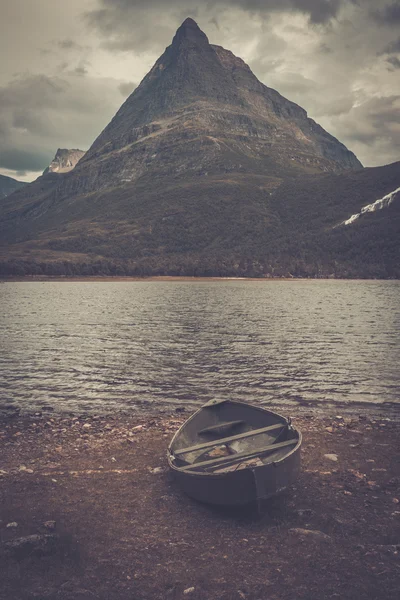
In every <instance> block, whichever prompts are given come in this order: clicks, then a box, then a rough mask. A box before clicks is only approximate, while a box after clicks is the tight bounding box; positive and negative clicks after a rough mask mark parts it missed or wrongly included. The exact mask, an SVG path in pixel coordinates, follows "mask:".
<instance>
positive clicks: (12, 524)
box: [6, 521, 18, 529]
mask: <svg viewBox="0 0 400 600" xmlns="http://www.w3.org/2000/svg"><path fill="white" fill-rule="evenodd" d="M6 527H8V528H9V529H11V528H12V527H18V523H16V522H15V521H13V522H12V523H7V525H6Z"/></svg>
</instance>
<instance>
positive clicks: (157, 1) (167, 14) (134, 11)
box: [85, 0, 356, 51]
mask: <svg viewBox="0 0 400 600" xmlns="http://www.w3.org/2000/svg"><path fill="white" fill-rule="evenodd" d="M355 1H356V0H207V2H206V3H205V6H203V7H201V8H199V7H200V5H199V2H198V0H175V1H174V2H171V3H169V4H168V5H166V3H165V0H98V6H99V8H96V9H94V10H92V11H88V12H87V13H86V14H85V20H86V22H87V24H88V25H89V26H90V27H91V28H92V29H94V30H96V31H97V32H98V33H99V34H100V35H101V36H102V37H103V39H104V45H105V46H106V47H107V48H108V49H110V50H127V49H130V48H133V49H135V50H137V51H147V50H149V49H152V50H159V49H160V48H161V47H165V45H167V44H168V43H170V40H171V25H172V22H173V25H172V27H173V26H175V27H178V26H179V25H180V23H181V22H182V21H183V20H184V19H185V18H186V17H187V16H190V17H193V18H196V17H198V16H199V17H200V16H201V17H204V15H207V22H208V23H210V24H211V25H213V27H214V28H215V30H219V29H220V26H221V20H220V19H219V18H218V16H219V14H220V13H221V12H223V11H224V10H227V9H233V8H237V9H242V10H244V11H246V12H247V13H249V14H257V15H258V16H261V17H263V18H266V17H268V15H269V14H271V13H276V12H299V13H302V14H305V15H307V16H308V18H309V22H310V24H314V25H320V24H326V23H328V22H329V21H331V19H333V18H335V17H337V15H338V13H339V10H340V8H341V7H342V6H344V5H346V4H354V2H355ZM160 15H162V16H163V18H162V19H161V18H160Z"/></svg>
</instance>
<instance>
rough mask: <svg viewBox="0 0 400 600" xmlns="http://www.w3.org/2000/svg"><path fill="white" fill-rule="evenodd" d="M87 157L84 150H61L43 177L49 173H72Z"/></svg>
mask: <svg viewBox="0 0 400 600" xmlns="http://www.w3.org/2000/svg"><path fill="white" fill-rule="evenodd" d="M84 155H85V151H84V150H78V149H77V148H73V149H71V150H68V149H67V148H59V149H58V150H57V152H56V155H55V157H54V158H53V160H52V161H51V163H50V165H49V166H48V167H47V168H46V169H45V170H44V171H43V175H46V174H47V173H68V172H69V171H72V169H73V168H74V167H75V165H76V164H77V163H78V161H80V159H81V158H82V156H84Z"/></svg>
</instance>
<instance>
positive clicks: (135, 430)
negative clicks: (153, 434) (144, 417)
mask: <svg viewBox="0 0 400 600" xmlns="http://www.w3.org/2000/svg"><path fill="white" fill-rule="evenodd" d="M143 429H144V426H143V425H136V427H132V431H134V432H135V433H138V432H139V431H142V430H143Z"/></svg>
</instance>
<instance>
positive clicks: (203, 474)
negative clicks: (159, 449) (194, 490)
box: [167, 400, 303, 479]
mask: <svg viewBox="0 0 400 600" xmlns="http://www.w3.org/2000/svg"><path fill="white" fill-rule="evenodd" d="M225 402H227V403H230V404H236V405H238V406H247V407H249V408H251V409H252V410H258V411H260V412H269V413H270V414H272V415H274V416H276V417H279V418H280V419H285V417H284V416H283V415H281V414H279V413H277V412H275V411H273V410H269V409H268V408H262V407H261V406H254V405H252V404H247V403H246V402H238V401H236V400H225ZM204 408H206V405H203V406H201V407H200V408H199V409H198V410H196V411H195V412H194V413H193V414H192V415H191V416H190V417H189V419H187V420H186V421H185V422H184V423H182V425H181V426H180V427H179V429H178V430H177V431H176V432H175V434H174V436H173V438H172V440H171V441H170V443H169V444H168V448H167V461H168V465H169V467H170V468H171V469H173V470H174V471H177V472H178V473H182V474H184V475H185V476H186V475H187V476H188V477H198V476H201V477H212V478H213V479H226V478H227V477H229V476H231V475H232V474H233V473H237V471H233V472H232V471H231V472H227V473H212V472H211V473H209V472H204V471H203V472H202V471H194V472H191V471H189V470H188V471H184V470H183V469H182V467H177V466H176V465H174V464H173V462H172V460H171V457H172V456H174V453H173V452H172V450H171V446H172V444H173V443H174V441H175V440H176V438H177V437H178V435H179V434H180V432H181V431H182V430H183V428H184V427H186V425H187V424H188V423H189V422H190V421H191V420H192V419H194V417H195V416H196V415H197V414H198V413H199V412H201V411H202V410H203V409H204ZM285 420H286V422H287V419H285ZM292 430H293V431H295V432H296V433H297V435H298V436H299V437H298V440H297V444H296V445H295V447H294V448H292V450H291V451H290V452H288V453H287V454H285V455H284V456H282V457H281V458H279V459H277V460H275V461H273V462H271V463H267V464H266V465H258V466H255V467H246V468H245V469H248V470H251V471H255V470H258V469H263V468H266V467H268V466H269V465H274V466H277V465H278V464H280V463H282V462H283V461H285V460H287V459H288V458H290V457H291V456H292V455H293V454H294V453H295V452H297V451H298V450H299V448H300V447H301V444H302V441H303V436H302V434H301V431H299V430H298V429H296V428H295V427H292ZM245 469H244V470H245Z"/></svg>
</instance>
